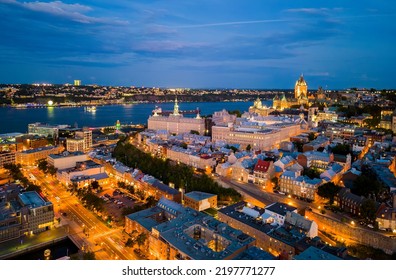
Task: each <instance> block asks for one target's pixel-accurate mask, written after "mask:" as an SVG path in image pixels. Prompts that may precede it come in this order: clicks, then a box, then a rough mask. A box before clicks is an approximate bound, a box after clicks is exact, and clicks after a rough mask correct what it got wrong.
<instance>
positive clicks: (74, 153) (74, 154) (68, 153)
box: [49, 151, 84, 159]
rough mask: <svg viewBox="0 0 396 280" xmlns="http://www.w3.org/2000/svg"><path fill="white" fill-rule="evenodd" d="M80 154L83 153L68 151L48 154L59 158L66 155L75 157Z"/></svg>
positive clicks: (53, 157)
mask: <svg viewBox="0 0 396 280" xmlns="http://www.w3.org/2000/svg"><path fill="white" fill-rule="evenodd" d="M81 155H84V153H83V152H73V153H70V152H66V151H65V152H63V153H60V154H52V155H49V157H50V158H52V159H59V158H66V157H75V156H81Z"/></svg>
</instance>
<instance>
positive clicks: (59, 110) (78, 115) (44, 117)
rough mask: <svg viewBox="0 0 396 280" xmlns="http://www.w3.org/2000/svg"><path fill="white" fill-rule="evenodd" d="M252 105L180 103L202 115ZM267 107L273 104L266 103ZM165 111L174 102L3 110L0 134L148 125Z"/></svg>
mask: <svg viewBox="0 0 396 280" xmlns="http://www.w3.org/2000/svg"><path fill="white" fill-rule="evenodd" d="M252 104H253V103H252V102H249V101H248V102H245V101H239V102H186V103H184V102H179V106H180V110H195V109H196V108H197V107H199V109H200V110H201V116H204V115H211V114H213V112H215V111H221V110H223V109H226V110H240V111H241V112H244V111H247V110H248V108H249V106H251V105H252ZM263 104H265V105H267V106H271V105H272V101H264V100H263ZM156 105H158V106H160V107H161V108H162V110H164V111H166V110H168V111H169V110H173V106H174V104H173V102H170V103H161V104H158V103H142V104H128V105H105V106H98V107H97V109H96V112H86V111H84V107H47V108H31V109H23V110H21V109H15V108H9V107H0V116H1V121H0V134H2V133H9V132H22V133H24V132H27V129H28V124H29V123H34V122H42V123H48V124H51V125H58V124H69V125H73V124H74V123H78V125H79V126H80V127H84V126H88V127H100V126H108V125H114V124H115V123H116V121H117V120H119V121H120V122H121V124H130V123H133V124H147V119H148V117H149V116H150V115H151V113H152V111H153V110H154V109H155V106H156Z"/></svg>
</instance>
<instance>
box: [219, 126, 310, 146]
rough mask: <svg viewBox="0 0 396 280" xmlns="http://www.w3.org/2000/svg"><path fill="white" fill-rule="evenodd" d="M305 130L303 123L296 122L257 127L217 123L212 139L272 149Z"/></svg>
mask: <svg viewBox="0 0 396 280" xmlns="http://www.w3.org/2000/svg"><path fill="white" fill-rule="evenodd" d="M303 131H304V128H303V127H302V126H301V124H300V123H294V122H289V123H286V122H285V123H273V124H271V125H267V126H265V125H263V126H256V127H246V126H243V125H240V126H237V125H235V126H234V125H229V126H220V125H216V126H213V127H212V140H213V142H219V141H223V142H226V143H234V144H240V145H241V147H242V148H246V147H247V146H248V145H250V146H251V147H252V149H257V150H258V149H260V150H271V149H273V148H278V147H279V145H280V143H281V142H283V141H289V140H290V137H293V136H296V135H299V134H301V133H302V132H303Z"/></svg>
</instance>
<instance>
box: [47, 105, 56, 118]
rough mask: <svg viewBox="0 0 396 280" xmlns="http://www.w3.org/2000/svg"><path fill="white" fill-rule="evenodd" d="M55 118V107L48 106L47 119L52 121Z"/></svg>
mask: <svg viewBox="0 0 396 280" xmlns="http://www.w3.org/2000/svg"><path fill="white" fill-rule="evenodd" d="M54 116H55V112H54V107H52V106H48V107H47V117H48V119H49V120H52V119H54Z"/></svg>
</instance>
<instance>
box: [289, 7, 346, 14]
mask: <svg viewBox="0 0 396 280" xmlns="http://www.w3.org/2000/svg"><path fill="white" fill-rule="evenodd" d="M285 11H286V12H289V13H303V14H311V15H323V14H329V13H333V12H341V11H343V8H297V9H287V10H285Z"/></svg>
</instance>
